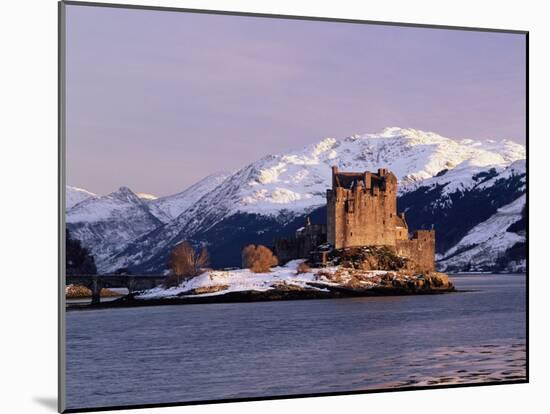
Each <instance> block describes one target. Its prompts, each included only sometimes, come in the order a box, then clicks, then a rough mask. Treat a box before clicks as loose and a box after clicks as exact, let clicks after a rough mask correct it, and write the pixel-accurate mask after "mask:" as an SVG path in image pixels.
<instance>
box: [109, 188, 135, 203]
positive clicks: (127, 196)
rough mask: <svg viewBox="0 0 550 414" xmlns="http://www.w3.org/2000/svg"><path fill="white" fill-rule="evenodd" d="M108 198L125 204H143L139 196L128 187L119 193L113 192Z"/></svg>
mask: <svg viewBox="0 0 550 414" xmlns="http://www.w3.org/2000/svg"><path fill="white" fill-rule="evenodd" d="M107 197H108V198H111V199H113V200H118V201H121V202H124V203H133V204H136V203H137V204H141V203H142V201H141V199H140V198H139V197H138V196H137V194H136V193H134V192H133V191H132V190H130V189H129V188H128V187H120V188H119V189H118V190H117V191H114V192H112V193H111V194H109V195H108V196H107Z"/></svg>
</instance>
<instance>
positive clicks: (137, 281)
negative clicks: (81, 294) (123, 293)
mask: <svg viewBox="0 0 550 414" xmlns="http://www.w3.org/2000/svg"><path fill="white" fill-rule="evenodd" d="M165 280H166V276H162V275H79V276H69V275H67V277H66V281H65V284H66V285H82V286H86V287H87V288H88V289H90V290H91V291H92V303H99V301H100V292H101V289H103V288H126V289H128V292H129V293H132V292H136V291H139V290H144V289H151V288H154V287H156V286H158V285H160V284H162V283H164V281H165Z"/></svg>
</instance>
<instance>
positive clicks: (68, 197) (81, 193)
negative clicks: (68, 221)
mask: <svg viewBox="0 0 550 414" xmlns="http://www.w3.org/2000/svg"><path fill="white" fill-rule="evenodd" d="M93 197H97V195H96V194H94V193H92V192H90V191H88V190H85V189H83V188H78V187H71V186H69V185H68V186H67V190H66V191H65V210H69V209H70V208H72V207H73V206H75V205H77V204H78V203H80V202H82V201H84V200H87V199H88V198H93Z"/></svg>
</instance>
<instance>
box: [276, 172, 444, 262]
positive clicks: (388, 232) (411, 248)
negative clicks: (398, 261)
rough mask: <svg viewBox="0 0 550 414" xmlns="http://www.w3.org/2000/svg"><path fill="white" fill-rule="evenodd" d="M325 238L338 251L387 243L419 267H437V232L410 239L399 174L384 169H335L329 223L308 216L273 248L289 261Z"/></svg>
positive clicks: (329, 197) (424, 232)
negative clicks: (399, 195)
mask: <svg viewBox="0 0 550 414" xmlns="http://www.w3.org/2000/svg"><path fill="white" fill-rule="evenodd" d="M325 242H326V243H328V244H329V245H331V246H332V247H333V248H335V249H343V248H350V247H361V246H388V247H390V248H392V249H394V250H395V252H396V253H397V254H398V255H399V256H403V257H407V258H408V259H410V260H411V261H412V262H414V264H415V266H416V268H417V269H418V270H420V271H434V270H435V231H434V230H417V231H416V232H415V233H414V235H413V236H412V237H409V228H408V225H407V221H406V220H405V214H404V213H401V214H397V177H396V176H395V175H394V174H393V173H392V172H390V171H388V170H387V169H385V168H380V169H378V172H377V173H373V172H369V171H365V172H362V173H358V172H340V171H339V170H338V168H337V167H332V188H331V189H328V190H327V224H326V226H323V225H319V224H316V225H314V224H311V223H310V221H309V219H308V222H307V223H306V226H305V227H303V228H301V229H299V230H298V231H297V232H296V235H295V237H294V238H292V239H281V240H277V241H276V242H275V246H274V248H275V251H276V254H277V256H278V257H279V260H281V261H283V262H284V261H287V260H290V259H294V258H299V257H310V256H311V254H312V252H313V251H314V250H315V247H316V246H319V245H321V244H322V243H325Z"/></svg>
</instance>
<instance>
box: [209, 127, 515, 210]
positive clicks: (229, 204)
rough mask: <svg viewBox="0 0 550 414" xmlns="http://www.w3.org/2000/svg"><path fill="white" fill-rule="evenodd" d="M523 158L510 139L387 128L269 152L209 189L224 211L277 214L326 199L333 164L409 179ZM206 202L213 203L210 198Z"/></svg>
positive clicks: (409, 181)
mask: <svg viewBox="0 0 550 414" xmlns="http://www.w3.org/2000/svg"><path fill="white" fill-rule="evenodd" d="M521 159H525V147H524V146H522V145H520V144H517V143H515V142H512V141H507V140H502V141H493V140H488V141H473V140H471V139H464V140H459V141H457V140H453V139H450V138H445V137H442V136H440V135H437V134H435V133H432V132H423V131H418V130H414V129H401V128H386V129H385V130H383V131H382V132H381V133H379V134H365V135H354V136H351V137H347V138H344V139H341V140H338V139H335V138H325V139H323V140H321V141H320V142H319V143H317V144H313V145H309V146H306V147H304V148H302V149H300V150H297V151H292V152H289V153H286V154H281V155H269V156H267V157H264V158H262V159H260V160H259V161H257V162H254V163H252V164H250V165H248V166H246V167H244V168H242V169H241V170H239V171H237V172H236V173H235V174H233V175H232V176H230V177H228V179H227V180H226V181H225V183H224V186H220V187H219V188H218V189H217V191H215V192H212V193H211V194H210V200H214V199H215V200H219V201H221V203H217V205H216V206H213V207H214V208H215V209H217V210H219V211H220V212H221V211H223V212H224V213H223V214H225V215H230V214H232V213H234V212H237V211H239V212H244V213H256V214H263V215H265V214H275V215H278V214H279V213H280V212H281V211H283V210H287V211H294V212H301V211H303V210H304V209H307V208H311V207H313V206H319V205H322V204H324V203H325V195H326V189H327V183H330V178H331V170H330V166H332V165H337V166H338V167H339V168H340V169H341V170H344V171H345V170H348V171H364V170H370V171H376V170H377V169H378V168H380V167H381V166H384V167H385V168H388V169H389V170H390V171H392V172H393V173H394V174H396V175H397V177H398V178H399V180H400V185H401V186H402V187H403V189H405V188H406V186H407V185H410V184H413V183H416V182H418V181H421V180H424V179H427V178H431V177H433V176H434V175H436V174H437V173H439V172H441V171H443V170H445V169H453V168H455V167H456V166H458V165H460V166H461V167H463V168H465V167H471V168H476V167H477V168H479V167H486V166H489V165H493V166H506V165H508V164H510V163H511V162H513V161H516V160H521ZM202 204H203V206H201V210H202V207H205V206H206V205H207V204H210V206H212V203H210V202H209V200H208V199H205V200H203V201H202Z"/></svg>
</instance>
